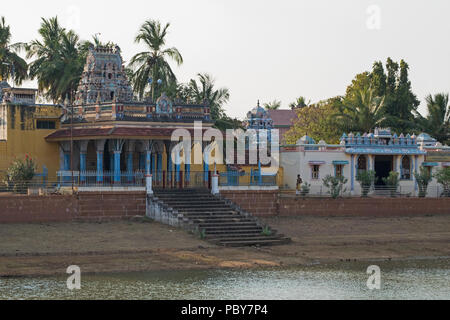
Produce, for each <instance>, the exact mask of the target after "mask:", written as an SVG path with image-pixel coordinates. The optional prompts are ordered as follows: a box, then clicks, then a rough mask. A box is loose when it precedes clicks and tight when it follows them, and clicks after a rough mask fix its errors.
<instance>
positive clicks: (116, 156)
mask: <svg viewBox="0 0 450 320" xmlns="http://www.w3.org/2000/svg"><path fill="white" fill-rule="evenodd" d="M114 183H117V184H120V151H114Z"/></svg>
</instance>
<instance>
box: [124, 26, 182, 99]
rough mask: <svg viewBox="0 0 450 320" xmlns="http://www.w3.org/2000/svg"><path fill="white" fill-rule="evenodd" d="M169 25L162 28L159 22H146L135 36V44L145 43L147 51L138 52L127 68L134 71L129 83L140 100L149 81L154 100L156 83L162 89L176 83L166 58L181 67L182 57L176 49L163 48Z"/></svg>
mask: <svg viewBox="0 0 450 320" xmlns="http://www.w3.org/2000/svg"><path fill="white" fill-rule="evenodd" d="M169 27H170V23H166V24H165V25H164V26H163V25H161V23H160V22H159V21H156V20H148V21H146V22H145V23H144V24H143V25H142V27H141V29H140V30H139V34H138V35H137V37H136V39H135V42H136V43H141V42H143V43H145V45H146V46H147V48H148V51H144V52H140V53H138V54H136V55H135V56H134V57H133V58H131V61H130V64H129V67H131V68H132V69H133V70H134V73H133V76H132V78H131V82H132V84H133V86H134V90H135V92H136V93H138V94H139V96H140V97H141V98H142V97H143V96H144V93H145V88H146V86H147V84H148V83H149V80H150V79H151V80H152V81H151V97H152V100H154V98H155V91H156V85H157V81H158V80H161V81H159V83H158V84H159V85H161V86H162V87H164V86H169V85H170V84H171V83H174V82H175V83H176V76H175V74H174V73H173V71H172V68H171V67H170V65H169V63H168V61H167V58H171V59H172V60H173V61H175V62H176V63H177V65H181V64H182V63H183V57H182V56H181V54H180V52H179V51H178V49H177V48H174V47H172V48H165V44H166V36H167V30H168V29H169Z"/></svg>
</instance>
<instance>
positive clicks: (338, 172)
mask: <svg viewBox="0 0 450 320" xmlns="http://www.w3.org/2000/svg"><path fill="white" fill-rule="evenodd" d="M343 175H344V166H343V165H342V164H338V165H336V177H342V176H343Z"/></svg>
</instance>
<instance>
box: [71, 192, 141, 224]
mask: <svg viewBox="0 0 450 320" xmlns="http://www.w3.org/2000/svg"><path fill="white" fill-rule="evenodd" d="M78 206H79V214H78V216H77V218H79V219H104V218H105V219H111V218H127V217H134V216H145V207H146V205H145V193H144V192H106V193H101V192H90V193H80V194H79V195H78Z"/></svg>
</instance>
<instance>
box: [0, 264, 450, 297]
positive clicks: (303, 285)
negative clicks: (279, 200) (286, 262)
mask: <svg viewBox="0 0 450 320" xmlns="http://www.w3.org/2000/svg"><path fill="white" fill-rule="evenodd" d="M373 264H377V265H379V266H380V267H381V271H382V282H381V290H375V291H371V290H369V289H368V288H367V286H366V281H367V278H368V275H367V274H366V269H367V267H368V266H369V264H368V263H356V262H354V263H341V264H334V265H316V266H309V267H301V268H291V269H283V270H209V271H162V272H147V273H126V274H100V275H82V280H81V282H82V289H81V290H80V291H69V290H68V289H67V288H66V279H67V278H66V277H50V278H11V279H0V298H1V299H151V300H157V299H177V300H178V299H198V300H201V299H223V300H228V299H233V300H234V299H246V300H253V299H261V300H265V299H285V300H293V299H449V298H450V268H449V264H450V260H448V259H441V260H434V261H430V260H422V261H403V262H382V263H381V262H380V263H373Z"/></svg>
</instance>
